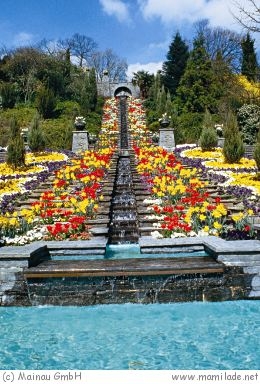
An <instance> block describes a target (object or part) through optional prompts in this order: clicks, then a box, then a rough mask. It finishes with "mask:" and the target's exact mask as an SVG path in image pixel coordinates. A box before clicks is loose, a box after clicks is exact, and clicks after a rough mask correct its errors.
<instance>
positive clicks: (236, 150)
mask: <svg viewBox="0 0 260 384" xmlns="http://www.w3.org/2000/svg"><path fill="white" fill-rule="evenodd" d="M224 138H225V141H224V146H223V154H224V157H225V161H226V162H227V163H230V164H233V163H238V162H239V160H240V159H241V158H242V157H243V155H244V153H245V148H244V144H243V141H242V138H241V134H240V132H239V129H238V124H237V119H236V116H235V115H234V114H233V113H232V112H229V113H228V114H227V118H226V123H225V129H224Z"/></svg>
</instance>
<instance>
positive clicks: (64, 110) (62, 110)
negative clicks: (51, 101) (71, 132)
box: [56, 100, 80, 120]
mask: <svg viewBox="0 0 260 384" xmlns="http://www.w3.org/2000/svg"><path fill="white" fill-rule="evenodd" d="M56 112H57V115H58V116H59V117H60V118H68V119H71V120H74V119H75V117H76V116H79V115H80V106H79V104H78V103H77V102H76V101H71V100H66V101H58V102H57V106H56Z"/></svg>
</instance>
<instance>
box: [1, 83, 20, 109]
mask: <svg viewBox="0 0 260 384" xmlns="http://www.w3.org/2000/svg"><path fill="white" fill-rule="evenodd" d="M0 96H1V99H2V102H1V104H2V108H13V107H14V106H15V102H16V96H17V95H16V89H15V85H14V84H10V83H3V84H2V86H1V88H0Z"/></svg>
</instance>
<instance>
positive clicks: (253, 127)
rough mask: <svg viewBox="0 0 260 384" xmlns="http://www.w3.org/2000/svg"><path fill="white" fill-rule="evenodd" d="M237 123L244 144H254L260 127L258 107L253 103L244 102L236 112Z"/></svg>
mask: <svg viewBox="0 0 260 384" xmlns="http://www.w3.org/2000/svg"><path fill="white" fill-rule="evenodd" d="M237 119H238V124H239V127H240V129H241V131H242V135H243V140H244V142H245V143H246V144H254V143H255V142H256V139H257V132H258V131H259V128H260V107H259V106H258V105H255V104H244V105H243V106H242V107H241V108H240V109H239V110H238V114H237Z"/></svg>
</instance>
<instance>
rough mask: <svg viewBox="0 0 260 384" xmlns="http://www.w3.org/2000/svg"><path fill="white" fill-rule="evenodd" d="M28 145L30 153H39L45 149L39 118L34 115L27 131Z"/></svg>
mask: <svg viewBox="0 0 260 384" xmlns="http://www.w3.org/2000/svg"><path fill="white" fill-rule="evenodd" d="M28 144H29V147H30V149H31V151H32V152H41V151H43V150H44V148H45V139H44V136H43V132H42V130H41V127H40V117H39V115H38V114H37V115H35V116H34V119H33V122H32V125H31V127H30V130H29V135H28Z"/></svg>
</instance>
